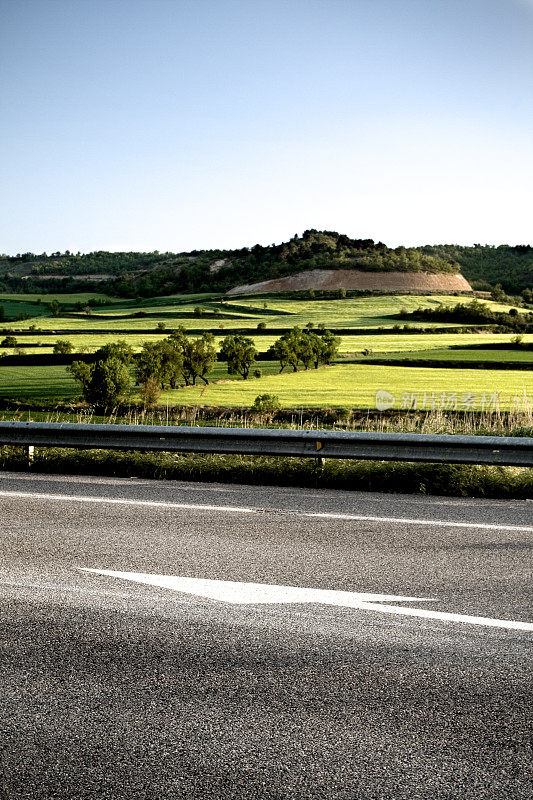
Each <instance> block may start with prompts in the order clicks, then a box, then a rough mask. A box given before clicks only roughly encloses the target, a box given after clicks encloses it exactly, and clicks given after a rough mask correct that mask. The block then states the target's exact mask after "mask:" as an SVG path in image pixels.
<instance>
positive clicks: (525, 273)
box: [419, 244, 533, 294]
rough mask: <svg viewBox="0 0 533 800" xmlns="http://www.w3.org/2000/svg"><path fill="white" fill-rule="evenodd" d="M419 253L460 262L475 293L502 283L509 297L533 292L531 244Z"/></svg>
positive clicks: (437, 247) (437, 248) (445, 248)
mask: <svg viewBox="0 0 533 800" xmlns="http://www.w3.org/2000/svg"><path fill="white" fill-rule="evenodd" d="M419 249H420V250H421V251H422V252H423V253H426V254H427V255H431V256H436V257H437V258H445V259H451V260H453V261H455V262H457V263H458V264H459V265H460V267H461V272H462V273H463V275H464V276H465V278H466V279H467V280H468V281H469V282H470V283H471V284H473V287H474V289H481V290H482V289H490V286H493V285H494V284H497V283H500V284H501V285H502V287H503V288H504V289H505V291H506V292H508V293H509V294H519V293H520V292H522V291H523V290H524V289H530V288H533V247H532V246H531V245H529V244H525V245H516V246H515V247H510V246H509V245H507V244H502V245H499V246H498V247H495V246H493V245H481V244H475V245H473V247H462V246H461V245H456V244H439V245H426V246H424V247H421V248H419Z"/></svg>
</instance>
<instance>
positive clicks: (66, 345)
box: [54, 339, 74, 355]
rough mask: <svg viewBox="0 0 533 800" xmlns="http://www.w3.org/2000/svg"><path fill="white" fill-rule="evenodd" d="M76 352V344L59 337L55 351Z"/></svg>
mask: <svg viewBox="0 0 533 800" xmlns="http://www.w3.org/2000/svg"><path fill="white" fill-rule="evenodd" d="M73 352H74V345H73V344H72V342H69V340H68V339H58V340H57V342H56V343H55V345H54V353H63V354H65V355H66V354H68V353H73Z"/></svg>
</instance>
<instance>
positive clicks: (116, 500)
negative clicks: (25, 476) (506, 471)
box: [0, 491, 533, 533]
mask: <svg viewBox="0 0 533 800" xmlns="http://www.w3.org/2000/svg"><path fill="white" fill-rule="evenodd" d="M0 497H26V498H29V499H35V500H69V501H72V502H76V503H104V504H105V503H110V504H114V505H127V506H148V507H154V508H176V509H182V510H191V511H224V512H228V511H229V512H237V513H240V514H260V513H263V512H266V513H273V514H287V515H290V516H297V517H316V518H319V519H340V520H348V521H349V520H353V521H355V522H393V523H398V524H403V525H431V526H435V525H436V526H439V527H442V528H480V529H481V530H492V531H527V532H528V533H533V526H531V525H497V524H493V523H490V522H448V521H446V520H441V519H420V518H419V519H410V518H408V517H377V516H363V515H361V514H336V513H335V512H333V511H331V512H330V511H324V512H312V511H298V510H297V509H282V508H273V509H260V508H246V507H242V506H215V505H200V504H196V503H168V502H163V501H158V500H128V499H126V498H120V497H88V496H87V497H84V496H82V495H79V496H78V495H67V494H39V493H38V492H7V491H0Z"/></svg>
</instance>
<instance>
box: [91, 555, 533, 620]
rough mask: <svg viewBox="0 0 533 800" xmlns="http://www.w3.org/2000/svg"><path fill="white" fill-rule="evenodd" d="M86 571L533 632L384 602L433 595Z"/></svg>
mask: <svg viewBox="0 0 533 800" xmlns="http://www.w3.org/2000/svg"><path fill="white" fill-rule="evenodd" d="M79 569H82V570H83V571H84V572H93V573H95V574H96V575H107V576H109V577H111V578H121V579H122V580H126V581H135V582H136V583H147V584H149V585H150V586H159V587H161V588H162V589H172V590H174V591H176V592H184V593H185V594H194V595H198V596H200V597H207V598H209V599H211V600H220V601H222V602H225V603H236V604H258V603H321V604H322V605H328V606H341V607H344V608H360V609H363V610H366V611H381V612H382V613H384V614H402V615H405V616H408V617H423V618H424V619H439V620H443V621H446V622H463V623H468V624H470V625H486V626H490V627H495V628H511V629H515V630H522V631H531V630H533V623H531V622H516V621H514V620H505V619H491V618H490V617H470V616H467V615H466V614H450V613H447V612H445V611H432V610H428V609H425V608H409V607H406V606H396V605H383V603H384V602H386V601H391V600H395V601H399V602H417V603H419V602H434V601H433V599H432V598H429V597H402V596H400V595H394V594H371V593H368V592H343V591H337V590H336V589H306V588H303V587H299V586H275V585H271V584H268V583H240V582H237V581H215V580H208V579H206V578H183V577H179V576H177V575H152V574H149V573H144V572H117V571H115V570H110V569H88V568H86V567H80V568H79Z"/></svg>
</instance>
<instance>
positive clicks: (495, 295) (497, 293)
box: [490, 283, 506, 303]
mask: <svg viewBox="0 0 533 800" xmlns="http://www.w3.org/2000/svg"><path fill="white" fill-rule="evenodd" d="M490 296H491V297H492V299H493V300H496V302H498V303H503V301H504V300H505V299H506V294H505V292H504V291H503V289H502V285H501V283H497V284H496V286H493V287H492V289H491V292H490Z"/></svg>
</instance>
